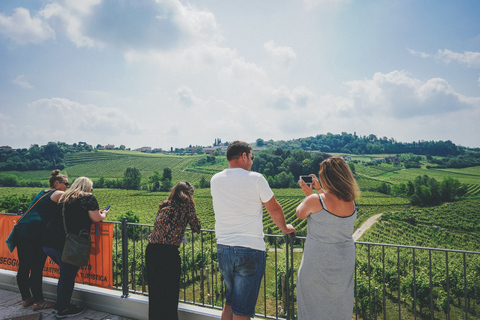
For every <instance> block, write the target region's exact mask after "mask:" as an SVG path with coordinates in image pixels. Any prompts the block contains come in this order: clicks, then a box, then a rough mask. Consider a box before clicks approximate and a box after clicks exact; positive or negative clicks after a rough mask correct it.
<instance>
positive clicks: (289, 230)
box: [283, 224, 297, 236]
mask: <svg viewBox="0 0 480 320" xmlns="http://www.w3.org/2000/svg"><path fill="white" fill-rule="evenodd" d="M283 232H284V233H285V234H290V233H293V235H294V236H295V235H297V230H295V228H294V227H293V226H292V225H291V224H287V229H286V230H285V231H283Z"/></svg>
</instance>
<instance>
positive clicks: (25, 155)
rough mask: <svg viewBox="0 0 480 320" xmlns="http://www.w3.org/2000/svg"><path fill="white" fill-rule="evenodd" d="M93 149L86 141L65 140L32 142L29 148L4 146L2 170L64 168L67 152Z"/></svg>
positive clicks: (1, 161)
mask: <svg viewBox="0 0 480 320" xmlns="http://www.w3.org/2000/svg"><path fill="white" fill-rule="evenodd" d="M93 150H94V149H93V147H92V146H91V145H89V144H87V143H86V142H79V143H74V144H73V145H69V144H66V143H65V142H49V143H47V144H46V145H43V146H39V145H38V144H32V145H31V146H30V148H28V149H27V148H23V149H5V148H2V149H0V171H30V170H32V171H35V170H53V169H59V170H63V169H64V168H65V155H66V154H67V153H73V152H84V151H86V152H90V151H93Z"/></svg>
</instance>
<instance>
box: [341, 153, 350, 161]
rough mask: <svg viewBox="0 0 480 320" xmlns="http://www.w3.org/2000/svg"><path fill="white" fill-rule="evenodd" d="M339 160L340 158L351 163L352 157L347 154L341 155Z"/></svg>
mask: <svg viewBox="0 0 480 320" xmlns="http://www.w3.org/2000/svg"><path fill="white" fill-rule="evenodd" d="M340 158H342V159H343V160H345V161H352V156H349V155H348V154H342V155H341V156H340Z"/></svg>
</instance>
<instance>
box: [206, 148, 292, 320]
mask: <svg viewBox="0 0 480 320" xmlns="http://www.w3.org/2000/svg"><path fill="white" fill-rule="evenodd" d="M253 158H254V157H253V155H252V148H251V147H250V145H249V144H248V143H246V142H243V141H234V142H232V143H230V144H229V145H228V148H227V160H228V164H229V167H228V169H225V170H223V171H222V172H219V173H217V174H216V175H214V176H213V178H212V180H211V184H210V187H211V193H212V198H213V210H214V211H215V234H216V237H217V256H218V264H219V268H220V271H221V272H222V275H223V278H224V281H225V289H226V303H225V306H224V308H223V312H222V320H226V319H229V320H230V319H234V320H237V319H245V320H247V319H250V317H252V318H253V317H254V316H255V304H256V302H257V298H258V292H259V289H260V283H261V281H262V277H263V274H264V271H265V265H266V261H265V242H264V240H263V223H262V216H263V206H265V208H266V209H267V212H268V213H269V215H270V217H271V218H272V221H273V222H274V223H275V224H276V225H277V226H278V227H279V228H280V230H281V231H282V232H284V233H286V234H289V233H294V234H295V233H296V231H295V228H294V227H293V226H292V225H287V224H286V222H285V216H284V214H283V209H282V207H281V206H280V204H279V203H278V202H277V200H276V199H275V196H274V195H273V192H272V190H271V189H270V186H269V185H268V182H267V180H265V178H264V177H263V175H261V174H260V173H257V172H251V171H250V170H251V168H252V164H253Z"/></svg>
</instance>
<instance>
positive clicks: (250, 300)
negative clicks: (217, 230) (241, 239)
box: [217, 244, 265, 318]
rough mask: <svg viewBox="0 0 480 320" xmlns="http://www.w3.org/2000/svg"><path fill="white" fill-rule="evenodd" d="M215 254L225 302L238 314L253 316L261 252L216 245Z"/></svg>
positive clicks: (262, 268) (262, 269)
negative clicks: (223, 283) (221, 278)
mask: <svg viewBox="0 0 480 320" xmlns="http://www.w3.org/2000/svg"><path fill="white" fill-rule="evenodd" d="M217 256H218V266H219V268H220V272H221V273H222V276H223V281H224V282H225V291H226V302H225V303H226V304H227V305H230V306H231V307H232V312H233V313H234V314H236V315H238V316H248V317H251V318H253V317H255V305H256V304H257V298H258V292H259V290H260V284H261V282H262V277H263V274H264V273H265V251H259V250H254V249H250V248H244V247H230V246H225V245H222V244H219V245H217Z"/></svg>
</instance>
